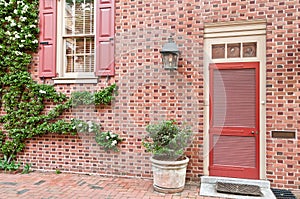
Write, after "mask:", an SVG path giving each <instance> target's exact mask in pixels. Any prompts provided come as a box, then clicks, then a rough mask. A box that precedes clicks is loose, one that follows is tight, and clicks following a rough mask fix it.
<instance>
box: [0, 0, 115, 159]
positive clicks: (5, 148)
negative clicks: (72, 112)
mask: <svg viewBox="0 0 300 199" xmlns="http://www.w3.org/2000/svg"><path fill="white" fill-rule="evenodd" d="M38 3H39V1H38V0H19V1H18V0H0V20H1V25H0V27H1V28H0V54H1V58H0V97H1V98H2V100H1V108H2V115H1V117H0V123H1V126H2V131H1V132H0V153H1V154H3V155H4V157H5V158H6V162H7V163H10V162H11V161H13V159H14V158H15V157H16V155H17V154H18V152H20V151H22V150H23V149H24V148H25V140H26V139H30V138H32V137H34V136H42V135H44V134H46V133H59V134H67V133H71V134H76V133H77V132H95V133H97V132H99V131H100V127H101V126H100V124H96V123H93V122H89V123H86V122H83V121H80V120H77V119H71V120H64V119H61V117H60V116H62V114H63V113H64V112H65V111H66V110H68V109H70V108H71V107H74V106H78V105H85V104H91V103H94V104H109V103H110V102H111V100H112V99H113V93H114V91H115V89H116V85H115V84H113V85H111V86H109V87H107V88H105V89H103V90H101V91H98V92H95V93H93V94H92V93H88V92H76V93H74V94H73V95H71V97H68V96H66V95H65V94H63V93H60V92H57V91H56V90H55V89H54V87H53V86H52V85H45V84H39V83H37V82H36V81H34V80H33V79H32V77H31V75H30V73H29V72H28V66H29V65H30V63H31V61H32V54H33V53H34V52H36V51H37V48H38V33H39V29H38V16H39V15H38V6H39V5H38ZM79 96H80V97H79ZM45 102H47V103H49V102H52V104H53V108H52V109H51V110H49V111H45Z"/></svg>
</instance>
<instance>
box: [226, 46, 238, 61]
mask: <svg viewBox="0 0 300 199" xmlns="http://www.w3.org/2000/svg"><path fill="white" fill-rule="evenodd" d="M240 52H241V44H240V43H237V44H227V58H235V57H241V53H240Z"/></svg>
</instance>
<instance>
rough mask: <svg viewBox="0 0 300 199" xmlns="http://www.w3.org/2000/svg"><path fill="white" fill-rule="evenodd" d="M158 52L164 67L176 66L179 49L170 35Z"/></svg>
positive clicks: (169, 68) (168, 68)
mask: <svg viewBox="0 0 300 199" xmlns="http://www.w3.org/2000/svg"><path fill="white" fill-rule="evenodd" d="M160 53H161V56H162V61H163V67H164V69H166V70H176V69H177V68H178V57H179V50H178V47H177V45H176V43H175V42H174V40H173V38H172V37H170V38H169V39H168V42H167V43H165V44H164V46H163V48H162V49H161V51H160Z"/></svg>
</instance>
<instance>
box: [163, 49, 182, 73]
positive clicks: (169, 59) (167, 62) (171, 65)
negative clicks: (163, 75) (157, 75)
mask: <svg viewBox="0 0 300 199" xmlns="http://www.w3.org/2000/svg"><path fill="white" fill-rule="evenodd" d="M162 60H163V64H164V69H169V70H176V69H177V67H178V55H177V54H176V53H171V52H164V53H162Z"/></svg>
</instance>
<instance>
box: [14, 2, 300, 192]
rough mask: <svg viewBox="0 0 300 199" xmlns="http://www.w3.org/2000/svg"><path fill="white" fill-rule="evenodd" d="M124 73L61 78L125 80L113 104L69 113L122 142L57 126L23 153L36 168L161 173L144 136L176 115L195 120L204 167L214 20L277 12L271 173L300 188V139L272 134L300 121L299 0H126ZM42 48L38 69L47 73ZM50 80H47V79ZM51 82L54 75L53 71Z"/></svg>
mask: <svg viewBox="0 0 300 199" xmlns="http://www.w3.org/2000/svg"><path fill="white" fill-rule="evenodd" d="M115 8H116V11H115V12H116V18H115V23H116V24H115V31H116V38H115V46H116V55H115V71H116V72H115V76H114V77H112V78H110V79H109V78H101V79H99V83H98V84H97V85H96V84H80V85H75V84H69V85H55V87H56V88H57V90H58V91H62V92H65V93H68V94H69V93H71V92H72V91H75V90H90V91H95V90H99V89H100V88H103V87H104V86H106V85H108V84H110V83H114V82H116V84H117V85H118V87H119V90H118V95H117V96H116V99H115V101H114V102H113V103H112V105H110V106H97V107H93V106H91V107H77V108H76V109H75V108H74V109H72V110H71V111H70V112H67V113H66V114H65V116H66V117H71V116H72V117H74V116H75V117H79V118H82V119H84V120H86V121H88V120H92V121H97V122H100V123H101V124H102V126H103V129H104V130H110V131H113V132H115V133H118V134H119V135H120V136H121V137H122V138H123V139H124V142H123V143H122V144H121V146H120V149H121V150H120V152H117V153H115V152H105V151H103V150H102V149H101V148H100V147H99V146H98V145H97V144H96V143H95V141H94V139H93V134H88V133H86V134H79V135H78V136H62V135H47V136H45V137H38V138H34V139H33V140H29V141H28V145H27V148H26V150H25V151H24V152H23V153H22V154H21V155H20V156H19V160H20V161H22V162H24V163H29V162H30V163H32V165H33V169H38V170H55V169H60V170H61V171H63V172H79V173H97V174H108V175H126V176H134V177H151V163H150V161H149V157H150V154H148V153H145V150H144V148H143V147H142V146H141V141H142V138H143V137H144V135H145V126H146V125H147V124H148V123H149V122H152V121H158V120H161V119H167V118H174V119H176V120H178V121H185V122H187V123H189V124H191V125H192V128H193V131H194V133H195V136H194V138H195V139H194V141H193V144H192V145H191V147H190V148H189V149H188V153H187V155H188V156H189V157H190V159H191V160H190V163H189V166H188V172H187V176H188V179H189V180H196V181H198V180H199V179H200V176H201V175H203V120H204V115H203V106H204V104H203V103H204V102H203V89H204V87H205V86H207V83H206V82H204V81H203V56H204V53H205V52H203V51H202V49H203V32H204V25H205V24H206V23H213V22H229V21H247V20H258V19H264V20H266V22H267V35H266V37H267V40H266V45H267V58H266V60H267V64H266V68H267V71H266V72H267V80H266V81H267V82H266V83H267V88H266V90H267V101H266V113H267V116H266V121H267V122H266V127H267V143H266V145H267V148H266V150H267V154H266V162H267V171H266V172H267V179H268V180H270V181H271V185H272V186H273V187H280V188H289V189H300V142H299V141H298V139H300V135H299V133H298V134H297V136H296V137H297V138H296V139H279V138H272V137H271V131H272V130H296V132H299V131H300V106H299V104H300V62H299V56H300V15H299V13H300V2H299V1H298V0H289V1H280V0H239V1H238V0H203V1H200V0H193V1H188V0H179V1H174V0H169V1H167V0H165V1H156V0H144V1H125V0H117V1H116V6H115ZM170 35H174V39H175V41H176V43H177V44H178V45H179V49H180V51H181V55H180V61H179V68H178V70H177V71H166V70H163V69H162V66H161V57H160V53H159V50H160V49H161V47H162V45H163V44H164V43H165V42H166V40H167V38H168V37H169V36H170ZM37 66H38V56H35V58H34V61H33V64H32V66H31V71H32V74H33V76H34V77H35V78H36V79H37V80H39V79H38V77H37V74H38V68H37ZM39 81H41V80H39ZM45 83H49V84H51V83H52V80H51V79H46V80H45Z"/></svg>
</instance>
